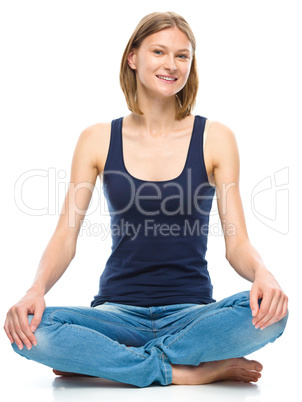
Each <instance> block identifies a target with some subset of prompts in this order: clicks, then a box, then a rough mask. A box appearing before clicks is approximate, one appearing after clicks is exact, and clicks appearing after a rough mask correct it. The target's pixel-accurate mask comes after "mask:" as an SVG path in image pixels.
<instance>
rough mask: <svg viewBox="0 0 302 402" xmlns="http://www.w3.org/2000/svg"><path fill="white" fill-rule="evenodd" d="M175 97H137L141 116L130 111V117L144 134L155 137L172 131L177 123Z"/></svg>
mask: <svg viewBox="0 0 302 402" xmlns="http://www.w3.org/2000/svg"><path fill="white" fill-rule="evenodd" d="M175 103H176V98H175V96H171V97H169V98H162V99H159V98H157V99H152V97H150V96H148V97H144V96H141V97H138V105H139V108H140V110H141V111H142V112H143V113H144V114H143V115H142V116H141V115H137V114H134V113H132V114H131V119H132V121H133V122H134V124H136V125H137V126H139V127H140V128H141V129H142V130H143V131H144V132H145V133H146V134H148V135H150V136H152V137H156V136H160V135H161V134H163V133H166V132H169V131H172V130H173V129H175V127H177V126H178V125H179V121H178V120H176V118H175V114H176V106H175Z"/></svg>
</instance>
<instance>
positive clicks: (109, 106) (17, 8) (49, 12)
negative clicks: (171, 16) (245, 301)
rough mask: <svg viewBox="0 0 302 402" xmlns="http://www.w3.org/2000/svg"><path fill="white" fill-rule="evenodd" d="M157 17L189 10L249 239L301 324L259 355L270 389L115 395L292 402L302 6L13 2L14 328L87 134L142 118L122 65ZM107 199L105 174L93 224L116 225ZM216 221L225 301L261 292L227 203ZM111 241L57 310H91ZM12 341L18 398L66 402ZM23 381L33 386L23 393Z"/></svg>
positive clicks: (210, 107) (95, 252)
mask: <svg viewBox="0 0 302 402" xmlns="http://www.w3.org/2000/svg"><path fill="white" fill-rule="evenodd" d="M153 11H175V12H177V13H179V14H181V15H182V16H183V17H184V18H185V19H186V20H187V21H188V23H189V24H190V26H191V28H192V29H193V32H194V34H195V37H196V40H197V51H196V57H197V66H198V72H199V79H200V87H199V92H198V98H197V106H196V108H195V109H194V110H193V113H194V114H199V115H202V116H205V117H207V118H209V119H210V120H217V121H220V122H222V123H223V124H226V125H227V126H229V127H230V128H231V129H232V130H233V132H234V133H235V135H236V138H237V143H238V147H239V152H240V164H241V173H240V190H241V196H242V202H243V206H244V211H245V218H246V223H247V227H248V234H249V238H250V241H251V243H252V245H253V246H254V247H255V248H256V249H257V250H258V252H259V253H260V255H261V257H262V259H263V261H264V263H265V264H266V266H267V268H268V269H269V270H270V271H271V272H272V273H273V274H274V275H275V277H276V278H277V280H278V281H279V283H280V285H281V287H282V288H283V289H284V291H285V292H286V293H287V294H288V296H289V311H290V319H289V321H288V325H287V328H286V332H285V333H284V335H283V336H282V337H281V338H280V339H279V340H277V341H276V343H275V344H273V345H268V346H267V347H266V349H263V350H261V351H258V352H256V353H254V354H253V357H254V358H256V359H258V360H259V361H261V362H262V363H263V365H264V366H265V364H266V366H265V367H269V368H265V371H264V372H263V378H262V379H261V380H260V381H259V383H258V384H257V385H247V386H243V385H241V386H239V385H238V384H237V387H236V384H235V385H230V386H227V385H223V384H222V385H221V384H216V385H215V384H212V385H210V386H204V387H189V388H188V387H178V388H177V389H176V388H175V386H172V387H167V388H162V387H159V388H157V387H155V388H154V387H151V388H148V389H144V390H138V389H136V388H135V389H133V390H132V389H131V387H130V389H125V390H123V389H119V388H118V387H117V386H116V387H115V388H114V385H116V384H113V388H114V389H113V390H112V392H113V393H111V392H109V393H108V396H110V398H113V399H114V398H115V397H116V398H119V400H120V398H121V395H119V393H120V392H123V396H124V397H125V396H126V394H125V392H126V391H127V392H129V398H131V399H134V398H141V397H142V395H138V393H137V392H144V393H145V395H144V398H148V395H149V397H150V400H151V398H152V400H154V396H155V395H153V394H151V393H150V392H153V393H154V392H156V393H157V394H156V398H158V399H160V400H161V399H162V400H164V399H165V400H167V399H168V400H170V399H171V400H172V398H173V400H175V399H176V400H177V398H179V397H180V396H181V395H182V394H181V393H179V390H181V389H184V390H186V389H187V390H186V395H187V392H188V389H189V391H190V393H192V395H193V394H194V395H195V393H196V392H198V394H199V397H202V396H206V398H207V399H206V400H207V401H211V400H219V398H220V394H221V393H222V394H221V395H224V398H225V399H222V400H228V399H226V398H227V395H229V398H230V400H231V401H235V400H237V399H236V398H237V397H238V398H239V399H238V400H241V401H243V400H249V401H252V400H253V401H258V400H265V401H270V400H273V399H274V400H278V399H276V398H277V397H278V396H279V397H280V398H281V396H282V395H283V393H284V392H286V390H289V389H290V392H295V391H294V387H295V386H296V385H295V381H294V379H293V378H292V377H294V376H295V375H296V374H295V368H296V367H298V366H297V365H296V360H297V359H298V358H301V352H300V350H301V348H300V345H299V344H298V343H297V342H298V337H297V335H296V333H297V330H298V328H299V325H300V323H299V318H300V314H299V313H298V303H299V298H298V297H299V291H300V283H301V261H300V253H299V251H300V250H301V246H300V243H301V235H300V225H299V224H301V215H300V209H299V206H300V202H301V201H300V200H301V190H300V175H299V173H300V172H301V157H300V144H301V141H300V137H301V134H302V132H301V131H302V130H301V121H300V114H301V90H302V85H301V71H302V63H301V56H300V53H301V51H300V49H301V34H302V32H301V31H302V29H301V21H300V4H299V1H293V0H292V1H287V2H284V1H283V2H282V1H265V0H262V1H260V0H256V1H253V2H248V1H242V0H228V1H224V0H221V1H218V0H211V1H198V2H197V1H192V0H188V1H185V2H184V1H178V0H174V1H168V0H165V1H157V0H154V1H152V2H147V3H146V4H145V3H144V2H139V1H133V0H128V1H127V2H121V1H120V2H118V1H115V2H105V3H104V2H102V1H95V0H93V1H92V0H88V1H87V0H86V1H83V0H82V1H75V0H72V1H71V0H60V1H58V0H52V1H41V0H40V1H26V2H22V1H13V0H11V1H1V8H0V38H1V42H0V43H1V64H0V69H1V76H0V80H1V91H0V107H1V109H0V110H1V119H0V130H1V140H0V141H1V145H0V163H1V170H0V172H1V183H2V191H1V198H0V202H1V212H2V214H1V215H2V216H1V218H2V219H1V223H2V230H1V246H2V247H1V257H2V258H1V261H2V269H1V275H2V280H1V282H0V286H1V288H0V294H1V306H0V314H1V315H0V317H1V322H2V323H3V324H4V320H5V316H6V312H7V310H8V309H9V308H10V307H11V305H13V304H14V303H16V302H17V301H18V300H19V299H20V298H21V297H22V296H23V295H24V293H25V291H26V290H27V289H28V288H29V287H30V285H31V283H32V280H33V278H34V275H35V272H36V269H37V266H38V263H39V261H40V258H41V256H42V253H43V251H44V249H45V247H46V245H47V243H48V241H49V239H50V237H51V235H52V234H53V231H54V229H55V226H56V224H57V221H58V217H59V213H60V211H61V207H62V203H63V200H64V197H65V194H66V191H67V188H68V183H69V179H70V168H71V160H72V155H73V151H74V147H75V145H76V142H77V139H78V136H79V135H80V133H81V132H82V131H83V129H85V128H86V127H87V126H90V125H92V124H95V123H97V122H109V121H111V120H112V119H115V118H118V117H121V116H125V115H126V114H128V113H129V110H128V109H127V105H126V102H125V99H124V96H123V93H122V91H121V89H120V87H119V68H120V61H121V57H122V54H123V51H124V48H125V46H126V44H127V42H128V40H129V38H130V36H131V34H132V32H133V30H134V29H135V27H136V25H137V24H138V22H139V20H140V19H141V18H142V17H143V16H144V15H146V14H148V13H150V12H153ZM29 171H32V173H34V174H35V175H36V176H35V177H32V178H31V179H30V180H28V181H27V182H26V183H24V185H23V187H22V194H21V193H20V191H19V192H18V190H17V191H16V188H17V187H16V185H17V183H18V180H20V177H21V176H22V175H23V174H24V173H26V172H29ZM41 174H43V175H44V177H43V176H41ZM270 180H271V183H272V188H271V189H269V185H268V184H267V183H270ZM262 181H264V182H263V183H262V187H260V186H261V185H260V184H259V183H260V182H262ZM19 183H20V182H19ZM279 184H280V185H279ZM276 185H277V186H278V187H276ZM260 189H262V190H263V191H261V192H260ZM256 193H258V194H256ZM20 197H22V200H23V203H24V204H25V205H27V206H28V207H30V208H32V209H35V210H37V209H42V208H44V209H45V211H44V214H41V213H40V214H39V215H37V216H34V215H33V214H30V213H28V212H27V213H25V212H24V211H22V210H21V208H20V204H19V202H20ZM253 197H254V198H253ZM101 203H104V197H103V194H102V192H101V189H100V180H99V179H98V180H97V183H96V189H95V192H94V194H93V197H92V203H91V209H89V210H88V212H87V215H86V218H87V220H88V221H87V222H88V223H89V225H92V224H95V225H96V224H101V223H103V224H105V225H108V224H109V217H108V216H102V215H101V214H100V212H99V208H100V206H101ZM210 222H211V224H212V227H213V229H212V233H211V234H210V236H209V241H208V253H207V260H208V265H209V271H210V274H211V277H212V282H213V285H214V298H215V299H217V300H219V299H222V298H223V297H226V296H229V295H231V294H233V293H235V292H239V291H241V290H249V289H250V287H251V283H250V282H248V281H246V280H244V279H243V278H241V277H239V276H238V274H236V273H235V271H234V270H233V268H232V267H231V266H230V264H229V263H228V262H227V260H226V259H225V244H224V238H223V233H222V230H221V226H220V224H219V218H218V214H217V205H216V200H215V199H214V202H213V209H212V215H211V221H210ZM110 246H111V239H110V237H108V236H107V237H106V238H104V239H102V238H101V235H100V234H98V235H95V234H94V233H92V232H91V231H90V235H89V232H87V231H86V233H81V234H80V236H79V239H78V246H77V254H76V257H75V258H74V260H73V261H72V262H71V264H70V266H69V268H68V270H67V271H66V273H65V274H64V276H63V277H62V278H61V279H60V281H59V282H58V283H57V284H56V285H55V286H54V287H53V289H51V290H50V292H49V293H48V294H47V295H46V303H47V305H49V306H50V305H58V306H60V305H82V306H89V305H90V301H91V300H92V298H93V296H94V295H95V294H96V293H97V291H98V281H99V276H100V274H101V272H102V270H103V269H104V266H105V263H106V260H107V258H108V257H109V254H110ZM0 336H1V345H0V347H1V357H2V359H1V360H2V365H3V366H5V375H4V377H3V375H2V378H3V379H5V384H7V389H10V388H11V391H10V392H12V394H11V395H14V396H15V397H17V396H19V397H22V396H26V398H27V397H30V396H31V398H32V400H33V401H35V400H41V399H42V398H43V400H44V401H48V400H56V401H57V400H63V399H64V398H65V396H64V395H67V394H64V395H63V394H62V392H60V390H61V388H60V386H59V387H58V383H57V385H55V384H56V382H54V383H53V386H52V381H53V379H54V376H53V374H52V373H51V370H50V369H49V368H47V367H44V366H41V365H38V364H37V363H34V362H29V361H25V359H21V358H20V357H19V356H17V355H16V354H14V353H12V351H11V349H10V343H9V340H8V339H7V337H6V336H5V333H4V331H2V333H1V334H0ZM297 353H298V354H299V355H297ZM250 357H252V356H251V355H250ZM4 362H5V363H4ZM16 378H18V381H21V385H22V386H20V387H17V388H16V387H15V386H14V384H15V380H16ZM270 381H271V382H270ZM61 384H63V389H65V390H66V389H68V392H69V393H68V395H67V396H68V397H71V396H72V398H73V399H74V400H82V399H81V398H82V397H81V395H83V398H84V396H85V395H86V396H87V392H88V390H89V392H91V394H90V395H91V398H92V400H94V399H93V398H94V396H93V395H95V398H98V400H99V398H100V397H101V398H103V397H104V393H105V392H106V395H107V392H108V391H110V388H108V386H107V388H106V387H103V388H102V386H100V387H95V386H93V385H91V384H88V383H85V384H84V383H83V389H82V388H81V386H79V384H78V387H79V388H77V389H75V387H76V384H74V383H73V384H72V385H71V386H69V385H68V384H67V382H65V383H61ZM110 386H112V384H111V385H110ZM209 387H210V388H209ZM289 387H290V388H289ZM209 390H210V391H211V392H209ZM73 391H76V393H72V392H73ZM2 392H6V391H5V389H4V388H2ZM238 392H239V393H238ZM269 392H270V394H269ZM272 392H273V394H272ZM115 393H116V394H115ZM268 395H270V396H268ZM284 396H285V395H283V398H284ZM183 397H184V395H182V398H183ZM35 398H36V399H35ZM77 398H78V399H77ZM126 398H127V396H126ZM211 398H217V399H211ZM221 398H222V396H221ZM263 398H264V399H263ZM269 398H273V399H269Z"/></svg>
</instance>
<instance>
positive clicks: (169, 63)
mask: <svg viewBox="0 0 302 402" xmlns="http://www.w3.org/2000/svg"><path fill="white" fill-rule="evenodd" d="M164 68H165V69H166V70H169V71H175V70H177V66H176V64H175V59H174V56H173V55H170V56H168V55H167V57H166V58H165V62H164Z"/></svg>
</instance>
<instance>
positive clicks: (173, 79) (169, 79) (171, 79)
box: [158, 75, 176, 81]
mask: <svg viewBox="0 0 302 402" xmlns="http://www.w3.org/2000/svg"><path fill="white" fill-rule="evenodd" d="M158 77H159V78H162V79H164V80H167V81H175V80H176V78H168V77H163V76H161V75H158Z"/></svg>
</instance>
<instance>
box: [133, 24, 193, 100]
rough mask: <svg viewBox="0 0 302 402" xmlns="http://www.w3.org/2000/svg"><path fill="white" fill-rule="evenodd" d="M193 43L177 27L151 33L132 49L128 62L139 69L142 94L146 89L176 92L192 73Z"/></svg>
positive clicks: (162, 93)
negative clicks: (137, 46)
mask: <svg viewBox="0 0 302 402" xmlns="http://www.w3.org/2000/svg"><path fill="white" fill-rule="evenodd" d="M191 62H192V45H191V42H190V41H189V39H188V37H187V35H186V34H185V33H183V32H182V31H181V30H180V29H178V28H177V27H173V28H167V29H164V30H162V31H159V32H156V33H154V34H152V35H149V36H147V37H146V38H145V39H144V40H143V42H142V43H141V46H140V47H139V48H138V49H134V50H133V51H132V52H130V53H129V56H128V64H129V66H130V67H131V68H132V69H133V70H136V80H137V91H138V96H139V94H140V93H141V91H143V92H147V93H149V94H153V95H156V96H160V97H170V96H173V95H176V94H177V93H178V92H179V91H181V89H182V88H183V87H184V86H185V84H186V82H187V79H188V76H189V74H190V68H191Z"/></svg>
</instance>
